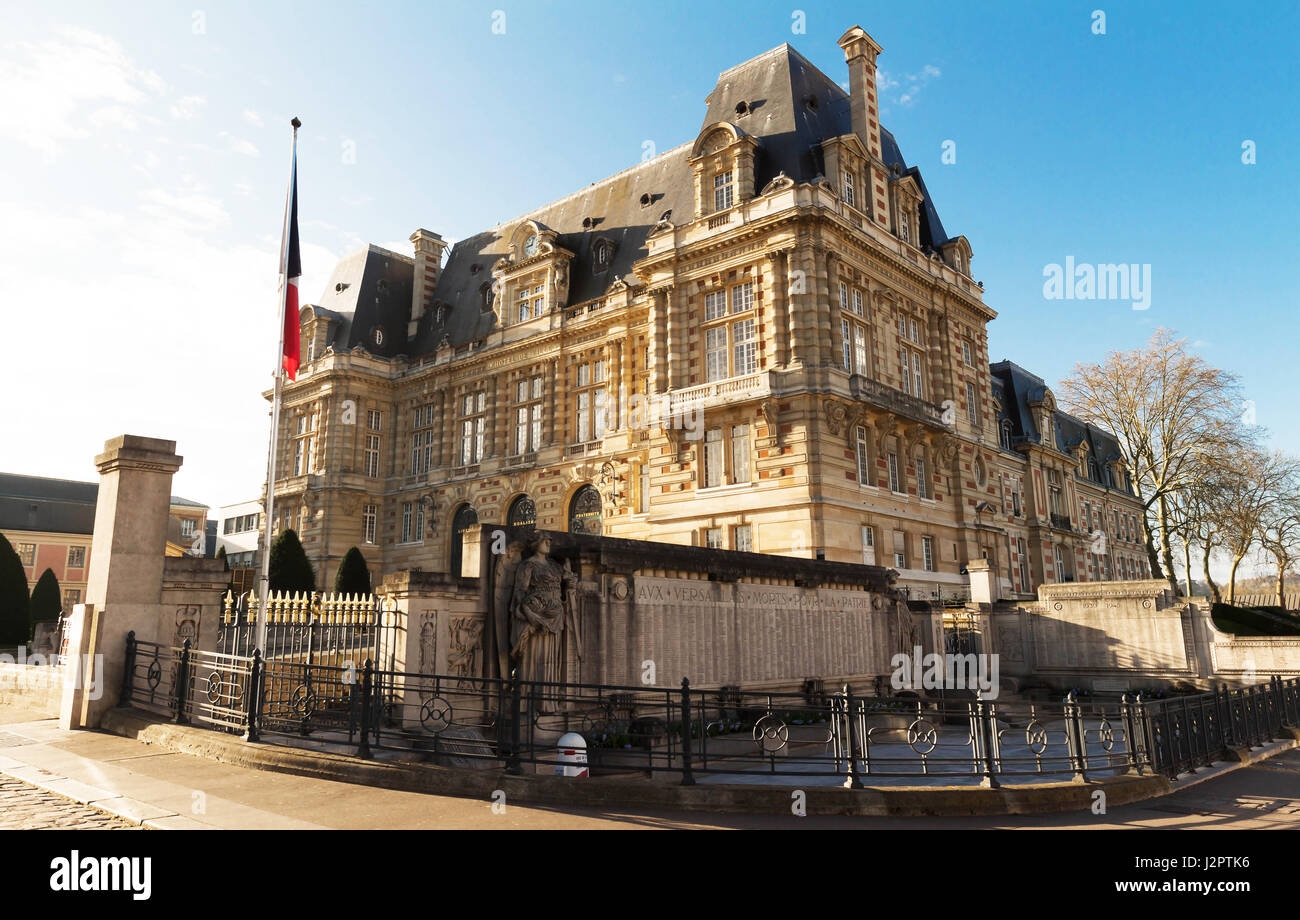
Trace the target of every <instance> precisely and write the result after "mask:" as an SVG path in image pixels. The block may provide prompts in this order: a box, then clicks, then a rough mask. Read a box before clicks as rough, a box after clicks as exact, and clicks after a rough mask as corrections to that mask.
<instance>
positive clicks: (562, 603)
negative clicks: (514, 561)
mask: <svg viewBox="0 0 1300 920" xmlns="http://www.w3.org/2000/svg"><path fill="white" fill-rule="evenodd" d="M526 548H527V551H528V553H529V555H528V556H527V557H526V558H525V559H524V560H523V561H522V562H520V563H519V566H518V567H517V568H516V569H515V584H514V591H513V592H512V594H511V597H510V663H511V665H512V667H514V668H515V669H516V670H517V671H518V674H519V678H520V679H521V680H528V681H549V682H555V683H558V682H561V681H563V680H564V674H563V672H562V670H561V665H562V661H563V653H564V628H565V626H566V625H569V626H571V627H572V628H573V630H574V638H575V641H576V644H577V646H578V648H579V649H580V648H581V646H582V640H581V636H580V635H579V634H578V631H577V625H578V624H577V608H576V601H577V587H578V576H577V575H575V574H574V573H573V571H572V569H570V568H569V563H568V561H567V560H566V561H565V563H564V566H563V567H561V566H560V565H559V564H557V563H556V562H555V561H554V560H553V559H551V558H550V555H549V554H550V550H551V540H550V538H549V537H547V536H545V535H543V534H533V535H532V536H530V537H529V538H528V542H527V544H526ZM542 708H543V709H550V708H553V707H548V706H546V705H543V706H542Z"/></svg>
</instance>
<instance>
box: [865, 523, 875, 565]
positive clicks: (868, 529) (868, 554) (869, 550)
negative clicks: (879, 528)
mask: <svg viewBox="0 0 1300 920" xmlns="http://www.w3.org/2000/svg"><path fill="white" fill-rule="evenodd" d="M862 564H863V565H875V564H876V529H875V528H874V527H872V526H871V525H870V524H863V525H862Z"/></svg>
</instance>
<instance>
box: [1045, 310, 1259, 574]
mask: <svg viewBox="0 0 1300 920" xmlns="http://www.w3.org/2000/svg"><path fill="white" fill-rule="evenodd" d="M1059 395H1060V400H1061V403H1062V404H1063V405H1064V406H1065V407H1066V408H1067V409H1068V410H1069V411H1070V412H1072V413H1073V414H1075V415H1077V416H1079V417H1080V418H1082V419H1083V420H1084V421H1087V422H1090V423H1092V424H1095V425H1097V426H1098V427H1101V428H1105V429H1107V430H1109V431H1110V432H1112V433H1113V434H1114V435H1115V436H1116V438H1117V439H1118V440H1119V444H1120V450H1121V451H1123V454H1124V460H1125V462H1126V463H1127V464H1128V468H1129V472H1130V475H1131V476H1132V478H1133V488H1134V491H1135V492H1136V493H1137V497H1138V499H1139V500H1140V501H1141V502H1142V503H1143V507H1144V510H1145V511H1146V513H1145V514H1144V515H1143V520H1142V530H1143V535H1144V536H1145V538H1146V544H1147V555H1148V557H1149V559H1150V562H1151V571H1152V572H1160V573H1162V575H1163V576H1164V577H1165V578H1167V579H1169V582H1170V585H1171V586H1172V587H1173V589H1174V590H1175V591H1177V590H1178V579H1177V576H1176V575H1175V570H1174V555H1173V535H1174V527H1175V524H1176V521H1175V515H1174V511H1173V509H1172V508H1171V504H1170V503H1171V500H1172V496H1173V495H1175V494H1176V493H1178V492H1180V491H1182V490H1185V489H1189V488H1191V487H1192V486H1193V485H1194V484H1195V483H1196V482H1197V481H1198V480H1199V479H1201V478H1202V476H1203V475H1204V472H1205V464H1206V463H1207V462H1209V461H1211V460H1212V459H1213V458H1214V457H1215V456H1218V455H1222V454H1223V453H1224V452H1226V451H1228V450H1229V449H1231V448H1232V447H1233V446H1234V445H1239V444H1242V443H1249V442H1250V441H1252V440H1253V439H1254V436H1255V434H1254V432H1253V431H1250V430H1248V429H1246V428H1245V426H1244V425H1243V424H1242V421H1241V403H1240V401H1239V385H1238V380H1237V377H1236V376H1235V375H1234V374H1231V373H1229V372H1227V371H1224V370H1220V369H1219V368H1216V367H1212V366H1211V365H1210V364H1208V363H1207V362H1206V361H1205V359H1204V358H1202V357H1201V356H1200V355H1197V354H1195V353H1193V352H1190V351H1188V349H1187V341H1186V339H1179V338H1175V335H1174V332H1173V331H1172V330H1169V329H1163V328H1162V329H1157V330H1156V332H1155V334H1154V335H1152V337H1151V340H1150V341H1149V342H1148V343H1147V344H1146V345H1145V346H1143V347H1142V348H1137V349H1134V350H1132V351H1126V352H1119V351H1113V352H1111V353H1110V354H1108V355H1107V356H1106V358H1105V360H1104V361H1102V362H1101V363H1100V364H1077V365H1075V368H1074V374H1073V376H1071V377H1068V378H1066V379H1065V380H1062V381H1061V386H1060V394H1059Z"/></svg>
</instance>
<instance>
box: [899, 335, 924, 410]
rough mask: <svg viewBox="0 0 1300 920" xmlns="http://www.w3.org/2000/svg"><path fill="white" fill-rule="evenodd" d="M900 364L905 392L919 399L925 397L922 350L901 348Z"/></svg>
mask: <svg viewBox="0 0 1300 920" xmlns="http://www.w3.org/2000/svg"><path fill="white" fill-rule="evenodd" d="M900 322H901V320H900ZM899 364H900V366H901V376H902V380H903V392H904V393H907V394H908V395H909V396H915V397H916V398H917V399H922V398H924V396H925V391H924V389H923V388H922V386H921V379H922V371H921V355H920V352H915V351H912V349H910V348H900V349H899Z"/></svg>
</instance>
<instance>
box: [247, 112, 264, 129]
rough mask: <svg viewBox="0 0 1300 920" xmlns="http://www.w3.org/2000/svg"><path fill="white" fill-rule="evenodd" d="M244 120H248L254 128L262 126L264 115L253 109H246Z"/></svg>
mask: <svg viewBox="0 0 1300 920" xmlns="http://www.w3.org/2000/svg"><path fill="white" fill-rule="evenodd" d="M244 121H246V122H248V123H249V124H250V125H252V126H253V127H254V128H260V127H262V116H261V115H258V114H257V113H256V112H254V111H253V110H252V109H244Z"/></svg>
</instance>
